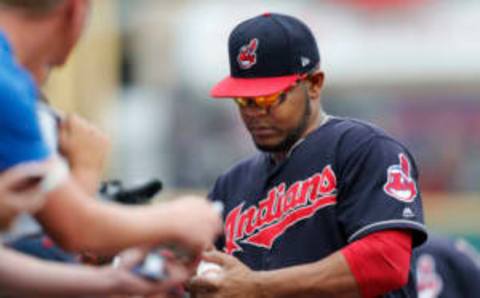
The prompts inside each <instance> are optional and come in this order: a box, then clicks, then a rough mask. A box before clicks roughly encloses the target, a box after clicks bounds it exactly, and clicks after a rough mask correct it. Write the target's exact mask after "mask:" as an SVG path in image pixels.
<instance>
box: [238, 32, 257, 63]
mask: <svg viewBox="0 0 480 298" xmlns="http://www.w3.org/2000/svg"><path fill="white" fill-rule="evenodd" d="M257 48H258V39H257V38H254V39H252V40H250V42H249V43H248V44H247V45H244V46H242V47H241V48H240V52H239V53H238V57H237V61H238V64H239V66H240V68H241V69H249V68H252V66H254V65H255V64H256V63H257V53H256V52H257Z"/></svg>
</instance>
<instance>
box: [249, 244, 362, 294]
mask: <svg viewBox="0 0 480 298" xmlns="http://www.w3.org/2000/svg"><path fill="white" fill-rule="evenodd" d="M257 286H258V288H259V291H260V292H261V293H262V297H265V298H270V297H272V298H273V297H279V298H280V297H296V298H302V297H342V298H343V297H345V298H346V297H348V298H350V297H360V294H359V290H358V285H357V282H356V280H355V278H354V276H353V275H352V273H351V271H350V268H349V266H348V264H347V262H346V260H345V258H344V257H343V255H342V254H341V253H339V252H337V253H334V254H332V255H331V256H329V257H327V258H325V259H323V260H321V261H318V262H315V263H311V264H306V265H300V266H294V267H289V268H284V269H279V270H274V271H264V272H259V276H258V284H257Z"/></svg>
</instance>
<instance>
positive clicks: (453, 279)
mask: <svg viewBox="0 0 480 298" xmlns="http://www.w3.org/2000/svg"><path fill="white" fill-rule="evenodd" d="M416 253H417V255H418V257H417V258H416V272H417V288H418V297H419V298H474V297H478V295H479V293H480V255H479V254H478V252H477V251H476V250H475V249H474V248H473V247H472V246H471V245H470V244H469V243H468V242H467V241H465V240H464V239H462V238H459V239H453V238H448V237H445V236H439V235H430V236H429V238H428V241H427V242H426V243H425V244H424V245H422V246H420V247H419V248H418V249H417V251H416Z"/></svg>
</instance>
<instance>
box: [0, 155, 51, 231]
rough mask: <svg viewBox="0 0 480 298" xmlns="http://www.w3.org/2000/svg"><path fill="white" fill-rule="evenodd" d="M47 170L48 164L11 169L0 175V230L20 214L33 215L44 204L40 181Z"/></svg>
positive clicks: (26, 165) (30, 164)
mask: <svg viewBox="0 0 480 298" xmlns="http://www.w3.org/2000/svg"><path fill="white" fill-rule="evenodd" d="M48 170H49V164H48V162H43V163H36V162H35V163H28V164H22V165H18V166H16V167H13V168H11V169H9V170H7V171H5V172H3V173H2V174H1V175H0V230H1V229H4V228H7V227H8V226H9V224H10V222H11V221H12V220H13V218H14V217H15V216H16V215H17V214H18V213H20V212H28V213H34V212H36V211H38V210H39V209H40V208H41V207H42V206H43V204H44V203H45V198H46V196H45V192H44V191H43V190H42V189H41V186H40V181H41V179H42V177H45V176H46V174H47V171H48Z"/></svg>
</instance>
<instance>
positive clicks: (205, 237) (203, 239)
mask: <svg viewBox="0 0 480 298" xmlns="http://www.w3.org/2000/svg"><path fill="white" fill-rule="evenodd" d="M158 205H159V208H160V210H162V213H164V214H166V216H168V218H169V225H170V227H171V229H169V231H168V233H169V234H170V236H169V238H170V239H172V240H171V241H172V243H173V244H178V246H179V248H182V249H184V250H186V251H189V252H190V253H191V256H192V259H196V256H198V255H200V254H201V252H202V251H204V250H205V248H207V247H209V246H211V245H212V243H213V242H214V241H215V238H216V237H217V236H218V235H219V234H220V233H221V231H222V221H221V219H220V214H218V211H216V210H215V208H214V207H213V205H212V203H210V202H208V201H207V200H206V199H204V198H202V197H197V196H185V197H181V198H178V199H176V200H174V201H171V202H167V203H164V204H158Z"/></svg>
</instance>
